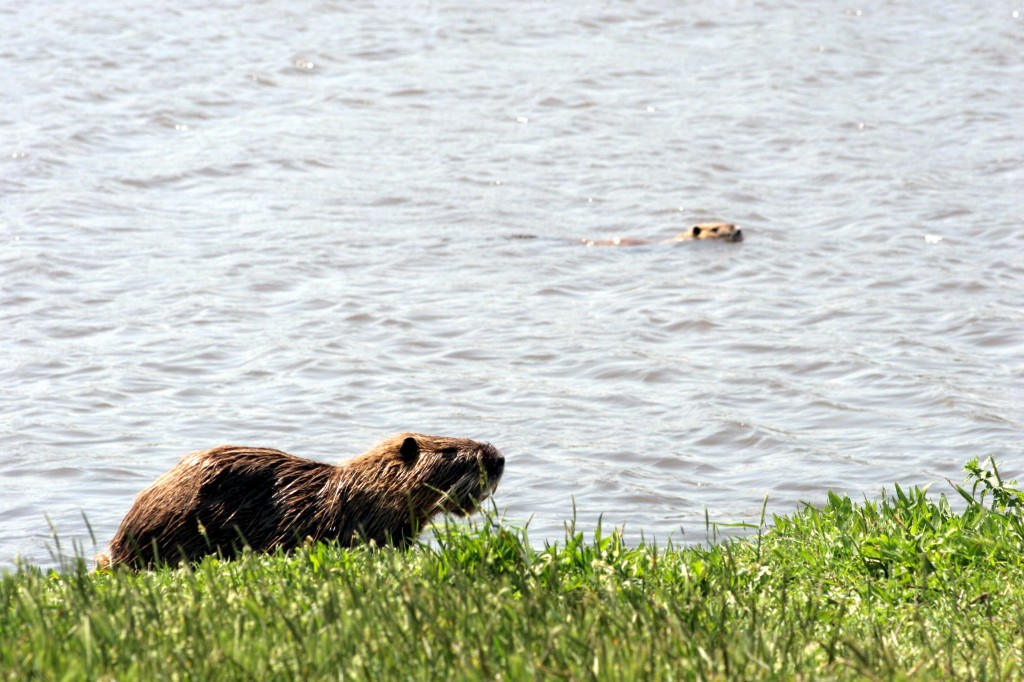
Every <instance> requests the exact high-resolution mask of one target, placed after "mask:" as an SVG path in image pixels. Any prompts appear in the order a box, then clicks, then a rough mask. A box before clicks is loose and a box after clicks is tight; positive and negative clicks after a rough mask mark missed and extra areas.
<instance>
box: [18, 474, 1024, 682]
mask: <svg viewBox="0 0 1024 682" xmlns="http://www.w3.org/2000/svg"><path fill="white" fill-rule="evenodd" d="M966 468H967V472H968V478H967V483H965V484H964V485H963V486H954V490H955V491H956V492H957V493H958V494H959V495H961V496H963V498H964V500H965V501H966V504H965V505H960V506H961V507H962V511H954V510H953V509H951V507H950V505H949V504H948V502H947V500H946V499H945V498H944V497H942V496H938V497H937V498H936V497H934V496H926V494H925V491H924V490H920V489H916V488H914V489H910V490H904V489H901V488H899V487H896V488H895V490H894V492H893V493H892V494H888V495H886V496H884V497H883V498H882V499H881V500H879V501H864V502H860V503H854V502H852V501H851V500H850V499H849V498H846V497H840V496H838V495H832V494H830V495H829V496H828V499H827V501H826V503H825V504H824V506H822V507H820V508H816V507H813V506H810V505H808V506H805V507H804V508H803V509H801V510H799V511H797V512H795V513H793V514H791V515H789V516H784V517H775V518H774V519H773V521H772V523H771V524H770V529H768V530H765V531H764V532H759V533H757V534H755V535H753V536H752V537H749V538H747V539H744V540H737V541H729V542H723V543H719V544H715V545H712V546H707V547H690V548H674V547H671V546H669V547H661V548H659V547H657V546H655V545H654V544H652V543H644V544H642V545H641V546H639V547H637V546H629V545H627V544H625V543H624V542H623V539H622V535H621V534H620V533H619V532H617V531H613V532H611V533H605V532H603V531H601V530H600V529H599V530H598V531H597V532H596V534H595V535H593V536H591V537H585V536H584V534H583V533H580V532H577V531H576V530H575V529H574V528H572V527H571V526H570V528H569V529H568V530H567V532H566V536H565V539H564V541H562V542H560V543H558V544H546V545H545V546H544V547H542V548H537V547H533V546H532V545H531V543H530V541H529V539H528V537H527V532H526V530H524V529H521V528H510V527H506V526H505V525H503V524H502V523H501V522H500V520H498V519H496V518H495V517H494V516H493V515H490V516H484V517H483V518H482V520H480V521H478V522H477V523H476V524H474V525H471V526H469V527H466V526H460V525H442V526H440V527H438V528H437V529H436V530H435V535H436V538H435V540H434V541H433V542H432V543H430V544H429V545H427V544H424V545H421V546H418V547H416V548H414V549H412V550H409V551H404V552H399V551H392V550H387V549H385V550H370V549H366V548H362V549H355V550H343V549H338V548H337V547H332V546H327V545H314V546H310V547H306V548H303V549H301V550H299V551H297V552H295V553H294V554H292V555H290V556H254V555H247V556H244V557H243V558H242V559H240V560H237V561H231V562H224V561H219V560H216V559H213V558H210V559H207V560H205V561H204V562H202V563H201V564H198V565H197V566H194V567H192V568H190V569H178V570H160V571H154V572H148V573H130V572H127V571H115V572H104V573H95V572H90V571H89V570H88V567H87V565H86V563H85V562H84V561H81V560H79V561H77V562H76V564H75V565H74V566H73V567H72V568H70V569H69V570H65V571H63V572H56V571H43V570H41V569H39V568H36V567H30V566H22V567H20V568H19V569H18V570H17V571H16V572H13V573H10V574H7V575H4V576H2V577H0V607H2V611H0V678H2V679H11V680H26V679H61V680H98V679H118V680H136V679H138V680H150V679H183V680H207V679H238V680H260V679H285V680H290V679H302V680H305V679H373V680H391V679H401V680H406V679H430V680H448V679H488V680H496V679H503V680H520V679H602V680H604V679H606V680H630V679H637V680H641V679H642V680H659V679H665V680H671V679H686V680H689V679H758V680H760V679H794V678H827V679H835V678H840V679H842V678H847V679H875V678H880V679H902V678H916V679H949V678H962V679H977V680H982V679H1008V678H1009V679H1012V678H1022V677H1024V521H1022V518H1024V517H1022V508H1024V495H1022V493H1021V492H1020V491H1018V490H1017V489H1016V488H1015V487H1014V486H1015V482H1012V481H1011V482H1008V483H1004V482H1003V481H1002V480H1001V479H1000V478H999V476H998V473H997V472H996V469H995V466H994V464H992V462H991V460H989V462H987V463H986V464H985V465H984V466H983V465H981V464H979V463H978V462H977V461H973V462H971V463H969V464H968V466H967V467H966Z"/></svg>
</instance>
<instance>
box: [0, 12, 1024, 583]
mask: <svg viewBox="0 0 1024 682" xmlns="http://www.w3.org/2000/svg"><path fill="white" fill-rule="evenodd" d="M975 4H976V5H977V7H975V8H964V7H963V6H962V5H963V3H957V2H952V1H950V2H944V1H940V2H928V3H925V2H916V1H915V2H909V3H901V4H899V5H898V6H886V7H880V8H877V9H871V8H866V9H864V10H862V11H860V10H856V9H847V8H844V7H842V6H838V5H834V4H829V3H810V4H808V3H803V2H783V3H778V2H772V3H760V2H753V3H747V2H745V3H738V2H727V3H710V4H709V3H705V5H698V4H695V3H677V2H659V1H653V2H636V3H617V2H615V3H613V2H602V3H556V4H550V3H539V2H522V3H516V4H513V5H507V4H502V5H495V4H493V3H476V2H474V3H451V4H448V3H420V4H419V5H413V6H410V5H409V4H408V3H390V2H374V1H368V2H361V3H349V2H344V3H342V2H323V1H309V2H307V1H302V0H299V1H298V2H289V3H273V2H268V3H253V2H238V3H220V4H215V5H213V6H211V4H210V3H194V2H191V0H184V1H183V2H178V3H175V4H173V5H172V6H169V7H164V8H159V9H154V8H153V7H151V5H152V3H139V2H132V1H129V2H126V3H125V2H122V3H117V4H116V5H112V4H111V3H103V2H97V1H96V0H80V1H78V2H74V3H71V2H55V3H42V4H40V3H35V4H32V3H28V4H26V3H22V4H18V5H9V6H7V7H4V8H0V21H2V23H3V26H4V31H3V38H2V40H0V93H2V95H0V98H2V99H0V101H2V102H3V104H2V106H0V156H2V160H0V315H2V323H0V358H2V359H0V385H2V386H3V391H0V564H2V565H4V566H5V567H10V565H11V562H12V561H13V560H14V557H15V556H16V555H19V554H20V555H21V556H23V557H24V558H26V559H27V560H29V561H32V562H37V563H44V564H45V563H49V562H50V558H49V554H48V551H47V544H48V542H50V540H49V533H50V531H49V527H48V524H47V518H46V517H47V515H48V517H49V519H50V520H51V521H52V522H53V524H54V525H55V526H56V528H57V530H58V532H59V534H60V535H61V537H62V538H63V539H64V542H65V547H67V546H69V545H70V544H73V543H76V542H77V543H79V544H81V545H83V548H84V550H85V551H88V552H91V551H92V549H93V548H92V546H91V543H90V542H89V540H88V535H87V533H86V530H85V526H84V523H83V521H82V514H83V513H85V514H86V515H87V517H88V519H89V521H90V522H91V524H92V526H93V528H94V530H95V532H96V536H97V540H98V541H99V542H100V543H101V544H102V543H103V542H105V541H106V540H107V539H108V538H109V536H110V535H111V533H112V532H113V530H114V528H115V526H116V524H117V522H118V521H119V519H120V517H121V516H122V515H123V514H124V512H125V511H126V510H127V508H128V506H129V505H130V503H131V499H132V497H133V496H134V494H135V493H136V492H138V490H140V489H141V488H142V487H144V486H145V485H147V484H148V483H149V482H150V481H151V480H153V479H154V478H155V477H156V476H157V475H158V474H160V473H162V472H163V471H164V470H166V469H167V468H168V467H170V466H171V465H172V464H173V463H174V462H175V461H177V459H178V458H179V457H180V456H181V455H182V454H184V453H185V452H187V451H189V450H192V449H197V448H201V447H208V446H212V445H215V444H218V443H223V442H235V443H246V444H252V445H267V446H274V447H279V448H282V449H286V450H288V451H291V452H295V453H297V454H302V455H306V456H311V457H317V458H322V459H327V460H339V459H342V458H344V457H346V456H349V455H352V454H355V453H357V452H360V451H362V450H364V449H365V448H366V447H368V446H369V445H370V444H371V443H372V442H373V441H374V440H376V439H377V438H380V437H383V436H385V435H387V434H389V433H392V432H395V431H401V430H418V431H425V432H437V433H444V434H451V435H458V436H466V437H471V438H476V439H481V440H489V441H491V442H493V443H494V444H496V445H498V446H499V447H501V448H502V449H503V450H504V451H505V453H506V455H507V456H508V466H507V470H506V477H505V480H504V482H503V484H502V486H501V488H499V491H498V494H497V496H496V502H497V503H498V504H499V506H500V507H503V508H506V509H507V514H508V516H510V517H512V518H514V519H526V518H532V522H531V537H533V538H535V539H537V540H540V539H543V538H552V539H557V538H560V537H561V525H562V522H563V521H564V520H565V519H567V518H569V517H570V515H571V513H572V504H573V500H575V504H576V507H577V509H578V516H579V520H580V522H581V523H582V524H583V525H584V526H592V525H593V524H594V522H595V521H596V519H597V516H598V515H599V514H601V513H603V514H604V522H605V523H606V524H610V523H616V524H618V523H626V524H627V531H629V532H631V533H634V534H636V535H637V536H638V535H639V533H640V532H641V531H643V533H644V534H645V535H646V536H647V537H651V536H657V537H658V538H660V539H662V538H668V537H669V536H671V537H673V538H674V539H675V540H677V541H684V542H685V541H691V540H702V539H703V538H704V532H705V527H704V514H705V510H707V513H708V514H709V516H710V518H711V519H713V520H718V521H723V522H731V521H743V520H746V521H751V520H756V519H757V517H758V515H759V513H760V509H761V505H762V501H763V499H764V497H765V496H766V495H767V496H768V509H769V512H788V511H791V510H793V509H794V508H796V506H797V505H798V504H799V502H800V501H801V500H807V501H812V502H817V501H821V500H822V499H823V498H824V494H825V491H826V490H829V489H833V490H837V491H842V492H847V493H851V494H855V495H857V496H860V495H867V496H875V495H877V494H878V492H879V490H880V488H881V487H882V486H888V485H891V484H892V483H893V482H899V483H901V484H906V485H911V484H924V483H928V482H931V481H937V482H939V483H940V484H939V485H937V486H936V488H935V489H936V490H941V489H948V488H947V486H946V484H945V483H944V482H943V481H942V479H943V478H944V477H947V476H950V477H954V478H959V469H960V466H961V465H962V464H963V463H964V461H966V460H967V459H969V458H970V457H973V456H983V455H987V454H990V453H991V454H995V455H996V456H997V457H999V458H1001V459H1002V460H1003V461H1004V469H1005V470H1006V472H1007V474H1009V475H1013V474H1019V473H1020V472H1021V471H1022V470H1024V457H1022V455H1024V440H1022V437H1021V436H1022V430H1024V429H1022V427H1024V389H1022V386H1024V303H1022V301H1024V230H1022V229H1021V222H1022V218H1024V118H1022V113H1021V112H1022V109H1021V103H1022V101H1024V100H1022V96H1024V89H1022V85H1021V84H1022V83H1024V59H1022V57H1024V18H1022V17H1021V16H1020V11H1022V10H1024V5H1022V6H1013V5H1007V4H1005V3H975ZM702 220H729V221H734V222H736V223H738V224H739V225H741V226H742V227H743V229H744V232H745V234H746V237H747V238H746V241H744V242H743V243H742V244H724V243H691V244H683V245H679V246H675V247H672V246H665V245H654V246H648V247H637V248H630V249H600V248H590V249H588V248H585V247H581V246H578V245H575V244H573V243H572V240H573V239H576V238H579V237H600V238H608V237H613V236H616V235H630V236H635V237H643V238H651V239H658V238H660V237H663V236H669V235H671V234H672V233H673V232H674V231H675V230H676V229H677V228H679V227H680V226H685V225H688V224H692V223H693V222H697V221H702ZM516 234H531V235H537V237H538V238H537V239H533V240H519V239H515V240H510V239H507V238H506V237H508V236H509V235H516Z"/></svg>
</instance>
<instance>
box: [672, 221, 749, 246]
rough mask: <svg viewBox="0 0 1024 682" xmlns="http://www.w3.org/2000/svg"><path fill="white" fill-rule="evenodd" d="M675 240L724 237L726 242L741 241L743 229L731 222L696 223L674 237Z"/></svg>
mask: <svg viewBox="0 0 1024 682" xmlns="http://www.w3.org/2000/svg"><path fill="white" fill-rule="evenodd" d="M675 239H676V241H683V240H686V239H724V240H725V241H727V242H741V241H743V230H738V229H736V226H735V225H733V224H732V223H697V224H696V225H694V226H693V227H691V228H690V229H688V230H686V231H685V232H680V233H679V234H677V235H676V237H675Z"/></svg>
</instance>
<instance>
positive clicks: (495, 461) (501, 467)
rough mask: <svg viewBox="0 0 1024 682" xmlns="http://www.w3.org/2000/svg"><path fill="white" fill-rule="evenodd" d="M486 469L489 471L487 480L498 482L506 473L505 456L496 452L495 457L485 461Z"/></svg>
mask: <svg viewBox="0 0 1024 682" xmlns="http://www.w3.org/2000/svg"><path fill="white" fill-rule="evenodd" d="M484 469H485V470H486V471H487V478H490V479H492V480H497V479H499V478H501V474H502V473H504V471H505V456H504V455H502V454H501V453H500V452H495V453H494V456H493V457H488V458H486V459H485V460H484Z"/></svg>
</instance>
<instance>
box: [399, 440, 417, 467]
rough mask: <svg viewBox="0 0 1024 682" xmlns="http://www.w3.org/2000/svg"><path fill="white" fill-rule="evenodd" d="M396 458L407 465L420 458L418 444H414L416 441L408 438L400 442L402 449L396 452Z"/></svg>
mask: <svg viewBox="0 0 1024 682" xmlns="http://www.w3.org/2000/svg"><path fill="white" fill-rule="evenodd" d="M398 456H399V457H400V458H401V459H402V461H403V462H407V463H409V464H411V463H413V462H415V461H416V458H417V457H419V456H420V444H419V443H417V442H416V439H415V438H413V437H412V436H409V437H408V438H406V439H405V440H404V441H402V447H401V448H399V450H398Z"/></svg>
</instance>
